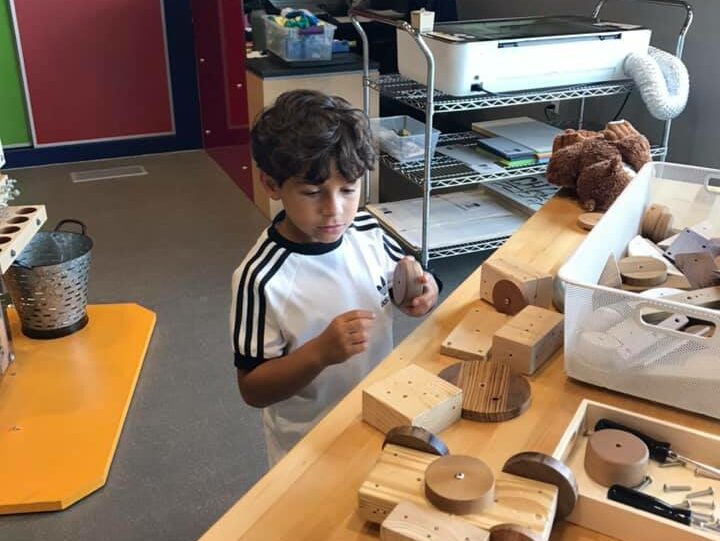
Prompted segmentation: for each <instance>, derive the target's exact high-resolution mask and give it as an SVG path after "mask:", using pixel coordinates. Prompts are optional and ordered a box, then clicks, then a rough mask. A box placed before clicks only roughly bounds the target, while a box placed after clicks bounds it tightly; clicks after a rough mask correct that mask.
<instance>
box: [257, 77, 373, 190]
mask: <svg viewBox="0 0 720 541" xmlns="http://www.w3.org/2000/svg"><path fill="white" fill-rule="evenodd" d="M250 140H251V142H252V154H253V159H254V160H255V162H256V163H257V165H258V167H259V168H260V169H261V170H262V171H263V172H264V173H265V174H267V175H268V176H269V177H270V178H272V179H273V180H274V181H275V182H276V183H277V184H278V185H279V186H281V185H282V183H283V182H285V181H286V180H287V179H288V178H290V177H296V176H298V177H301V178H304V179H305V180H307V181H308V182H311V183H313V184H322V183H323V182H325V181H326V180H327V179H328V177H329V176H330V174H331V171H332V166H333V165H335V167H336V168H337V170H338V172H339V173H340V174H341V175H342V176H343V177H344V178H345V179H346V180H347V181H348V182H354V181H355V180H357V179H358V178H360V177H361V176H362V175H363V174H364V173H365V171H368V170H372V169H373V167H374V162H375V157H376V152H375V148H374V146H373V141H372V135H371V133H370V123H369V121H368V118H367V116H366V115H365V113H363V112H362V111H361V110H359V109H355V108H353V107H352V106H351V105H350V104H349V103H348V102H347V101H345V100H344V99H343V98H340V97H337V96H327V95H325V94H323V93H322V92H316V91H314V90H292V91H290V92H285V93H284V94H281V95H280V96H279V97H278V98H277V100H276V101H275V104H274V105H272V106H271V107H269V108H268V109H266V110H265V111H263V112H262V113H261V114H260V115H259V116H258V118H257V120H256V121H255V125H254V126H253V128H252V130H251V132H250Z"/></svg>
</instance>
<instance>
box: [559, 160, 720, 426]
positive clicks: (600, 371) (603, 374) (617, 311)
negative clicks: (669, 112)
mask: <svg viewBox="0 0 720 541" xmlns="http://www.w3.org/2000/svg"><path fill="white" fill-rule="evenodd" d="M649 203H662V204H664V205H667V206H668V207H670V210H671V211H672V213H673V216H674V220H675V221H674V227H675V228H678V229H679V228H683V227H690V226H693V225H695V224H697V223H698V222H701V221H708V222H710V223H711V224H712V228H713V236H720V171H718V170H714V169H704V168H700V167H691V166H684V165H676V164H669V163H650V164H647V165H646V166H645V167H643V168H642V169H641V170H640V172H639V173H638V174H637V176H636V178H635V179H634V180H633V181H632V182H631V183H630V185H629V186H628V187H627V188H626V189H625V191H624V192H623V193H622V194H621V195H620V197H618V199H617V200H616V201H615V203H614V204H613V205H612V207H611V208H610V209H609V210H608V211H607V212H606V213H605V216H604V217H603V218H602V220H600V222H599V223H598V225H597V226H595V228H594V229H593V230H592V231H591V232H590V233H589V234H588V236H587V238H586V239H585V240H584V241H583V243H582V244H581V245H580V247H579V248H578V250H577V251H576V252H575V254H573V256H572V257H571V258H570V259H569V260H568V261H567V263H566V264H565V265H564V266H563V267H562V268H561V269H560V273H559V274H560V278H561V279H562V280H563V281H564V282H565V286H566V294H565V372H566V373H567V375H568V376H570V377H571V378H574V379H577V380H581V381H585V382H588V383H592V384H595V385H600V386H602V387H606V388H608V389H612V390H615V391H620V392H624V393H627V394H631V395H634V396H639V397H642V398H647V399H649V400H653V401H656V402H662V403H664V404H669V405H672V406H676V407H678V408H682V409H687V410H691V411H695V412H698V413H703V414H706V415H710V416H713V417H716V418H720V310H716V309H710V308H703V307H693V306H690V305H686V304H682V303H678V302H672V301H667V300H663V299H652V298H648V297H646V296H643V295H640V294H637V293H631V292H626V291H621V290H617V289H613V288H608V287H604V286H600V285H597V281H598V279H599V277H600V274H601V272H602V270H603V268H604V266H605V263H606V261H607V258H608V256H609V255H610V253H613V254H614V255H615V257H616V258H617V259H620V258H622V257H624V256H625V255H626V249H627V245H628V243H629V242H630V240H631V239H632V238H633V237H635V236H636V235H638V234H639V232H640V226H641V222H642V217H643V214H644V212H645V208H646V206H647V205H648V204H649ZM653 311H654V312H655V313H658V312H661V313H667V314H673V315H674V314H677V315H679V316H685V317H688V318H690V319H691V320H692V321H695V320H698V321H700V322H709V323H711V324H714V325H715V332H714V333H713V335H712V336H711V337H709V338H705V337H700V336H696V335H691V334H687V333H684V332H680V331H675V330H670V329H666V328H660V327H658V326H657V325H651V324H649V323H647V322H646V320H647V319H648V316H647V314H648V312H653ZM643 314H645V319H643V317H642V316H643ZM611 328H612V329H613V332H612V333H607V332H606V331H608V330H609V329H611ZM618 334H621V335H622V340H618Z"/></svg>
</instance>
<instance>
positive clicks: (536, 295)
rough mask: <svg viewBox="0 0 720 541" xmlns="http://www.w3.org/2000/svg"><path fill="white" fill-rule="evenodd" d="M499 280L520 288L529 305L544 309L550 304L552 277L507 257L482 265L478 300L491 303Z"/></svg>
mask: <svg viewBox="0 0 720 541" xmlns="http://www.w3.org/2000/svg"><path fill="white" fill-rule="evenodd" d="M500 280H509V281H511V282H514V283H515V284H517V285H518V286H520V287H521V289H522V290H523V291H524V292H525V293H526V294H527V297H528V301H529V304H533V305H535V306H541V307H543V308H545V307H547V306H550V303H551V302H552V293H553V284H552V282H553V277H552V276H551V275H550V274H546V273H543V272H540V271H538V270H537V269H535V268H533V267H532V266H530V265H528V264H527V263H525V262H524V261H520V260H517V259H511V258H508V257H504V258H496V259H492V260H490V261H486V262H485V263H483V266H482V272H481V275H480V298H481V299H483V300H485V301H487V302H490V303H492V302H493V289H494V288H495V284H497V283H498V282H499V281H500ZM496 308H497V307H496Z"/></svg>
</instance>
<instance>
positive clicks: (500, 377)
mask: <svg viewBox="0 0 720 541" xmlns="http://www.w3.org/2000/svg"><path fill="white" fill-rule="evenodd" d="M458 385H459V386H460V388H461V389H462V390H463V404H462V416H463V418H465V419H470V420H471V421H480V422H491V423H498V422H502V421H507V420H509V419H513V418H515V417H517V416H518V415H520V414H522V413H523V412H524V411H525V410H526V409H527V408H528V407H529V406H530V395H531V393H530V384H529V383H528V381H527V380H526V379H525V378H524V377H523V376H521V375H520V374H513V373H512V372H511V371H510V365H509V363H504V362H497V361H494V360H491V361H488V362H486V363H476V362H464V363H462V366H461V368H460V376H459V382H458Z"/></svg>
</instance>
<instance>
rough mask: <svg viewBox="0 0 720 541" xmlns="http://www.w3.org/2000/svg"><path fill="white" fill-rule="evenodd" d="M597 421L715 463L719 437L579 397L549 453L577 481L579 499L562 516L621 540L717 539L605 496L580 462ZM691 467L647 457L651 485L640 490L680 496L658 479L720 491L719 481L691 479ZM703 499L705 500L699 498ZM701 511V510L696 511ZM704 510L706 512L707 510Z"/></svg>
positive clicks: (677, 500) (719, 535)
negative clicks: (619, 425)
mask: <svg viewBox="0 0 720 541" xmlns="http://www.w3.org/2000/svg"><path fill="white" fill-rule="evenodd" d="M600 419H610V420H612V421H616V422H618V423H622V424H623V425H625V426H627V427H629V428H634V429H636V430H639V431H641V432H644V433H646V434H647V435H649V436H651V437H653V438H656V439H659V440H664V441H669V442H670V443H671V448H672V449H673V450H674V451H676V452H677V453H678V454H680V455H683V456H687V457H688V458H692V459H695V460H698V461H700V462H704V463H706V464H710V465H714V466H716V465H718V463H719V462H720V461H719V460H718V458H719V457H720V437H717V436H713V435H712V434H707V433H705V432H700V431H697V430H693V429H691V428H685V427H682V426H679V425H676V424H672V423H666V422H664V421H660V420H658V419H653V418H651V417H646V416H644V415H640V414H638V413H634V412H631V411H627V410H622V409H619V408H614V407H612V406H608V405H606V404H602V403H600V402H593V401H591V400H583V401H582V403H581V404H580V406H579V407H578V410H577V412H576V413H575V416H574V417H573V418H572V420H571V421H570V424H569V425H568V427H567V430H565V433H564V434H563V436H562V438H561V439H560V443H558V445H557V447H556V448H555V451H554V452H553V456H554V457H555V458H557V459H558V460H561V461H563V462H565V464H567V466H568V467H569V468H570V469H571V470H572V471H573V473H574V474H575V477H576V479H577V483H578V491H579V498H578V502H577V505H576V506H575V509H574V510H573V512H572V513H571V514H570V516H568V518H567V520H568V521H569V522H572V523H574V524H577V525H579V526H583V527H585V528H589V529H591V530H595V531H596V532H600V533H602V534H605V535H609V536H611V537H614V538H616V539H621V540H623V541H637V540H638V539H652V540H653V541H690V540H693V541H697V540H700V539H714V540H720V533H713V532H709V531H703V530H700V529H699V528H694V527H690V526H685V525H683V524H680V523H678V522H673V521H671V520H667V519H664V518H661V517H658V516H655V515H652V514H650V513H646V512H644V511H640V510H637V509H634V508H632V507H628V506H626V505H623V504H620V503H617V502H614V501H610V500H608V499H607V498H606V494H607V487H603V486H602V485H600V484H598V483H596V482H595V481H593V480H592V479H590V478H589V477H588V475H587V474H586V473H585V468H584V465H583V462H584V458H585V447H586V445H587V440H588V437H587V435H586V434H587V433H588V431H592V429H593V427H594V426H595V423H596V422H597V421H598V420H600ZM694 469H695V468H694V467H693V466H691V465H690V464H688V465H686V466H685V467H677V468H660V467H659V465H658V463H657V462H655V461H652V460H651V461H650V466H649V468H648V475H650V477H652V479H653V482H652V484H651V485H650V486H649V487H647V488H645V489H644V490H643V492H645V493H646V494H650V495H652V496H655V497H657V498H660V499H661V500H664V501H667V502H668V503H672V504H679V503H680V502H681V501H682V500H683V499H684V497H685V493H684V492H670V493H665V492H663V483H667V484H672V485H690V486H691V487H692V489H693V490H703V489H705V488H707V487H709V486H711V487H713V489H714V490H715V493H716V496H715V497H716V498H718V494H719V493H720V480H717V481H716V480H713V479H709V478H706V477H696V476H695V474H694ZM703 499H704V500H707V499H708V498H703ZM698 511H702V512H706V510H703V509H698ZM707 512H708V513H709V512H710V511H709V510H707Z"/></svg>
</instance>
